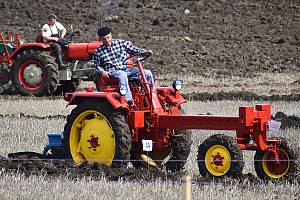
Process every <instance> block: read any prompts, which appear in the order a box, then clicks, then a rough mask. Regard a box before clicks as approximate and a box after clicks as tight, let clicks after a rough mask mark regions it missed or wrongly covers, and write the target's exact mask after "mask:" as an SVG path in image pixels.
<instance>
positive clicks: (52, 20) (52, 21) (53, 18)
mask: <svg viewBox="0 0 300 200" xmlns="http://www.w3.org/2000/svg"><path fill="white" fill-rule="evenodd" d="M56 19H57V17H56V15H55V14H50V15H49V16H48V22H49V25H50V26H53V25H54V24H55V22H56Z"/></svg>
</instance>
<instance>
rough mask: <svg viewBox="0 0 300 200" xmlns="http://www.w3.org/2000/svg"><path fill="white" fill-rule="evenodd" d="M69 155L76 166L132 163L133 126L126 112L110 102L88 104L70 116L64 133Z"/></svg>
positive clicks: (81, 105) (91, 102) (79, 106)
mask: <svg viewBox="0 0 300 200" xmlns="http://www.w3.org/2000/svg"><path fill="white" fill-rule="evenodd" d="M64 147H65V151H66V153H67V156H69V157H70V158H72V159H73V160H74V162H75V163H77V164H81V163H83V162H86V161H87V162H88V163H89V164H94V163H99V164H105V165H108V166H110V165H111V164H112V162H113V160H115V163H116V164H123V163H124V162H123V161H128V160H129V156H130V149H131V136H130V133H129V127H128V125H127V124H126V122H125V116H124V114H123V113H122V111H116V110H114V109H113V108H112V107H111V106H110V105H109V104H108V103H106V102H105V101H104V102H99V101H86V102H84V103H82V104H79V105H78V106H77V107H76V108H75V109H74V110H73V111H72V112H71V114H70V115H69V116H68V119H67V124H66V126H65V130H64Z"/></svg>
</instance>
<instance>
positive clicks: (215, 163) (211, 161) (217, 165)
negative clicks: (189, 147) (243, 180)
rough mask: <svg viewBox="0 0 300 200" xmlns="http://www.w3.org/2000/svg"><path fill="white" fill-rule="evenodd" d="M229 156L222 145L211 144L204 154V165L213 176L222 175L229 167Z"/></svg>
mask: <svg viewBox="0 0 300 200" xmlns="http://www.w3.org/2000/svg"><path fill="white" fill-rule="evenodd" d="M230 164H231V156H230V153H229V151H228V150H227V149H226V148H225V147H224V146H222V145H213V146H211V147H210V148H209V149H208V150H207V152H206V155H205V166H206V168H207V170H208V171H209V172H210V173H211V174H212V175H213V176H222V175H224V174H226V172H227V171H228V170H229V169H230Z"/></svg>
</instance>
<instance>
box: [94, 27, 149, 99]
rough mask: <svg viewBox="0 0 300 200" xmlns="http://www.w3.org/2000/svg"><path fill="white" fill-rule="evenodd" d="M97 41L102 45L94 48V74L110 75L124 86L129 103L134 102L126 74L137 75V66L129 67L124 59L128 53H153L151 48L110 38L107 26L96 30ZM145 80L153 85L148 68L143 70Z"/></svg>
mask: <svg viewBox="0 0 300 200" xmlns="http://www.w3.org/2000/svg"><path fill="white" fill-rule="evenodd" d="M98 36H99V41H101V42H102V43H103V45H101V46H99V47H98V48H97V49H96V52H95V54H94V56H93V60H95V66H96V75H97V76H101V77H103V76H104V77H106V78H109V76H112V77H114V78H116V79H117V80H118V83H119V87H121V86H126V88H127V93H126V95H125V99H126V101H127V102H128V103H129V104H134V102H133V100H132V94H131V91H130V87H129V84H128V76H134V75H138V73H139V69H138V68H133V67H132V68H129V67H128V62H127V61H126V60H127V58H128V55H135V54H138V53H143V52H149V53H151V54H153V52H152V50H146V49H143V48H138V47H136V46H134V45H133V44H132V43H131V42H129V41H125V40H121V39H112V34H111V29H110V28H109V27H102V28H100V29H99V30H98ZM144 73H145V76H146V78H147V81H148V83H149V84H150V85H154V79H153V75H152V73H151V71H150V70H146V69H145V70H144Z"/></svg>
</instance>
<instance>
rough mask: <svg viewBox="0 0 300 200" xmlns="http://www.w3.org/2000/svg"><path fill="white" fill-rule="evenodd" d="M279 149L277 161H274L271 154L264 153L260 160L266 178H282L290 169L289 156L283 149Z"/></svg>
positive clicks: (268, 152)
mask: <svg viewBox="0 0 300 200" xmlns="http://www.w3.org/2000/svg"><path fill="white" fill-rule="evenodd" d="M278 149H279V155H278V156H279V161H278V162H277V161H275V156H274V153H273V152H270V151H266V152H265V154H264V155H263V158H262V167H263V170H264V172H265V173H266V175H267V176H269V177H271V178H274V179H276V178H281V177H283V176H284V175H285V174H286V173H287V172H288V170H289V168H290V161H289V156H288V154H287V153H286V151H285V150H284V149H281V148H278Z"/></svg>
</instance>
